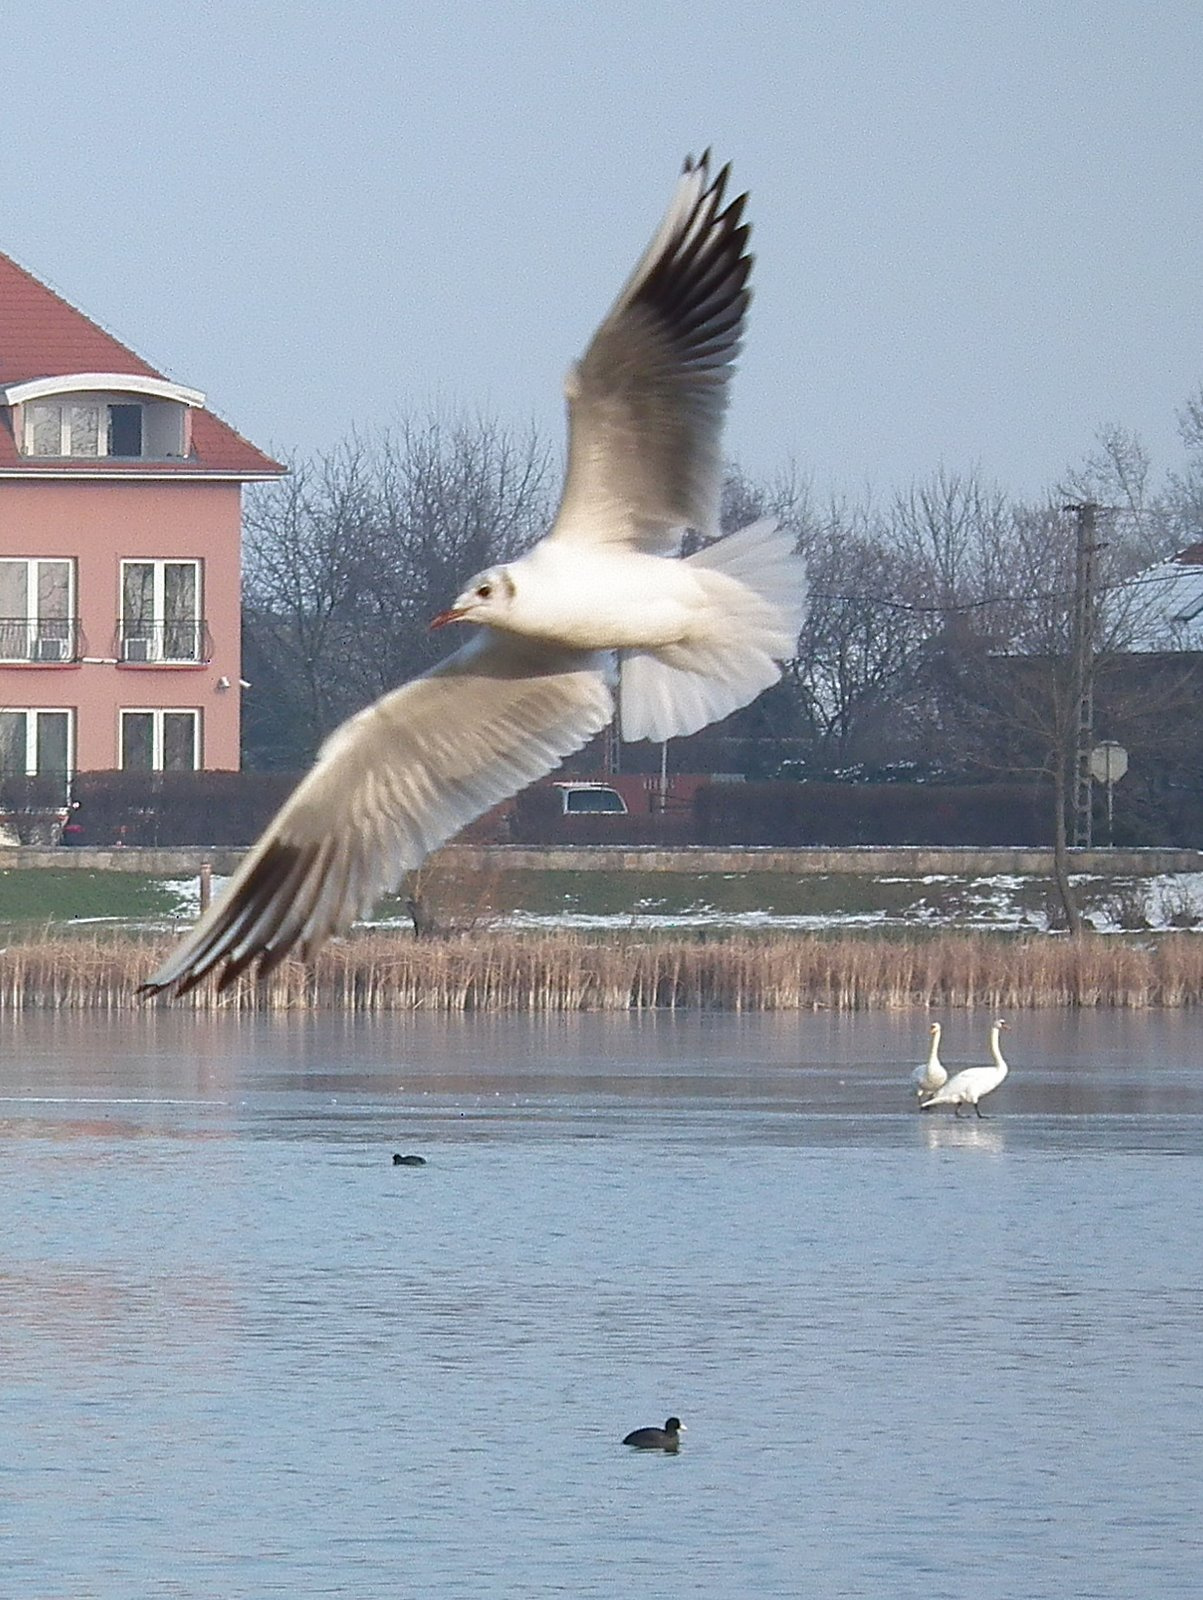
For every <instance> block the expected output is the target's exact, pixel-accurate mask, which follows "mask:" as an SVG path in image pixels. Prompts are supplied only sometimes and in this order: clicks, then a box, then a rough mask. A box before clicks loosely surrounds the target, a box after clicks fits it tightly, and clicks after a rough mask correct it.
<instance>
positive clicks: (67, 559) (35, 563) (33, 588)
mask: <svg viewBox="0 0 1203 1600" xmlns="http://www.w3.org/2000/svg"><path fill="white" fill-rule="evenodd" d="M0 561H23V562H24V563H25V625H26V628H27V629H28V637H29V640H30V649H29V651H28V652H27V653H26V654H24V655H19V656H6V655H3V654H0V661H4V662H9V661H38V660H40V659H41V658H40V657H39V655H38V653H37V641H38V640H39V639H40V638H41V636H42V634H41V623H42V620H43V619H42V617H41V615H40V613H39V611H38V588H39V585H38V568H39V567H40V566H41V565H42V563H43V562H54V563H56V564H58V565H60V566H62V565H65V566H66V568H67V616H66V623H67V626H68V628H71V627H73V626H74V622H75V616H76V612H75V561H74V559H73V558H72V557H71V556H9V555H4V556H0ZM45 620H46V621H47V622H62V621H63V620H64V619H63V618H62V617H47V618H46V619H45ZM64 645H65V649H64V653H63V655H62V657H61V659H62V660H63V661H70V660H72V659H73V654H74V652H73V649H72V646H73V639H72V638H70V637H69V638H67V639H66V640H64Z"/></svg>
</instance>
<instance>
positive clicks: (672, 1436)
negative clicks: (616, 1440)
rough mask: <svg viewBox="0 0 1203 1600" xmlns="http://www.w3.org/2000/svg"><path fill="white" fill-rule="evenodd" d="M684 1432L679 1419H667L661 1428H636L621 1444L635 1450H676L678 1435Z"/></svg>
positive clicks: (683, 1425)
mask: <svg viewBox="0 0 1203 1600" xmlns="http://www.w3.org/2000/svg"><path fill="white" fill-rule="evenodd" d="M684 1432H685V1424H684V1423H683V1422H682V1421H681V1419H680V1417H669V1419H668V1421H667V1422H666V1423H665V1424H664V1426H663V1427H662V1428H636V1429H635V1431H634V1433H628V1434H627V1436H626V1438H625V1439H624V1440H623V1441H622V1442H623V1444H629V1445H632V1446H633V1447H634V1448H635V1449H636V1450H676V1449H678V1448H679V1445H680V1441H679V1438H678V1435H679V1434H682V1433H684Z"/></svg>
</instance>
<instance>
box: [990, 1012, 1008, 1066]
mask: <svg viewBox="0 0 1203 1600" xmlns="http://www.w3.org/2000/svg"><path fill="white" fill-rule="evenodd" d="M1000 1031H1001V1030H1000V1029H999V1026H998V1023H997V1022H996V1023H995V1024H994V1026H993V1027H992V1028H991V1029H990V1054H991V1055H992V1056H993V1057H994V1065H995V1066H996V1067H1005V1066H1006V1064H1007V1063H1006V1062H1005V1061H1004V1060H1003V1053H1002V1050H1001V1049H1000V1047H999V1043H998V1036H999V1032H1000Z"/></svg>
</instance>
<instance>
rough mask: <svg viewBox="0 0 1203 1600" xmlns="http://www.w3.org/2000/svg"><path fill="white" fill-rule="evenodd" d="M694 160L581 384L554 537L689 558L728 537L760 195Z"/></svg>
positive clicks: (571, 383)
mask: <svg viewBox="0 0 1203 1600" xmlns="http://www.w3.org/2000/svg"><path fill="white" fill-rule="evenodd" d="M727 175H728V169H727V168H726V167H724V168H723V170H722V171H721V172H720V173H719V174H718V176H717V177H716V178H715V179H714V181H713V182H711V181H710V171H709V157H708V155H704V156H703V157H702V158H701V160H700V161H698V162H696V163H694V162H692V161H687V162H686V163H685V171H684V174H683V175H682V178H681V181H680V184H679V186H678V188H677V192H676V194H675V196H674V197H673V201H672V204H671V205H670V207H669V209H668V213H667V215H666V216H665V218H664V221H663V222H662V223H661V225H660V227H659V229H658V230H657V232H656V234H655V237H654V238H653V239H652V242H651V244H650V245H649V246H648V248H647V250H646V251H645V252H644V254H643V256H642V258H641V259H640V261H639V264H638V265H637V266H636V268H635V270H634V272H633V273H632V274H631V277H630V279H629V280H628V282H627V284H626V286H625V288H624V289H623V291H622V293H621V294H620V295H619V297H618V299H617V301H616V302H615V304H614V307H613V309H612V310H611V311H610V313H609V315H608V316H607V317H606V319H605V321H604V322H603V323H602V324H601V326H600V328H599V329H598V330H597V332H596V334H594V336H593V340H592V342H591V343H590V345H589V348H588V350H587V351H586V353H585V355H584V357H583V358H582V360H581V361H580V362H579V363H578V364H577V365H576V366H575V367H574V368H573V369H572V371H571V373H570V374H569V376H568V382H567V385H566V392H567V396H568V402H569V451H568V473H567V478H566V480H565V484H564V495H563V499H562V501H561V503H560V509H559V513H558V515H557V517H556V522H555V526H554V527H553V529H552V535H551V536H552V537H555V538H559V539H575V540H581V541H585V542H591V543H610V544H627V545H630V546H633V547H636V548H638V549H641V550H644V551H647V552H649V553H651V554H655V555H661V554H665V553H667V552H670V551H672V550H673V549H675V547H676V545H677V543H678V542H679V539H680V534H681V531H682V529H683V528H685V527H687V526H688V527H694V528H697V529H698V530H699V531H700V532H702V533H706V534H710V535H713V534H715V533H717V532H718V499H719V486H720V479H721V473H722V455H721V450H720V439H721V434H722V423H723V415H724V413H725V411H726V406H727V391H728V384H729V380H730V377H731V373H732V371H733V366H734V361H735V357H736V355H737V354H738V352H739V346H740V340H741V338H742V335H743V326H744V318H745V314H746V312H747V307H748V301H749V298H750V290H749V289H748V287H747V280H748V273H749V271H750V269H751V265H752V258H751V256H750V255H749V254H748V253H747V249H746V246H747V241H748V231H749V230H748V226H747V224H746V223H741V221H740V218H741V216H742V214H743V208H744V204H745V202H746V200H747V196H746V195H740V196H739V197H738V198H737V199H735V200H732V201H731V202H730V204H728V205H727V206H726V207H724V205H723V193H724V190H725V188H726V183H727Z"/></svg>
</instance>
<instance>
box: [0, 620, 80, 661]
mask: <svg viewBox="0 0 1203 1600" xmlns="http://www.w3.org/2000/svg"><path fill="white" fill-rule="evenodd" d="M86 650H87V644H86V642H85V640H84V636H83V631H82V630H81V628H80V626H79V618H78V617H40V618H37V619H35V620H34V621H30V619H29V618H28V617H0V662H13V661H30V662H34V663H36V664H38V665H41V666H53V665H54V664H56V663H62V662H66V661H78V660H79V659H80V657H81V656H83V655H84V653H85V651H86Z"/></svg>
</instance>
